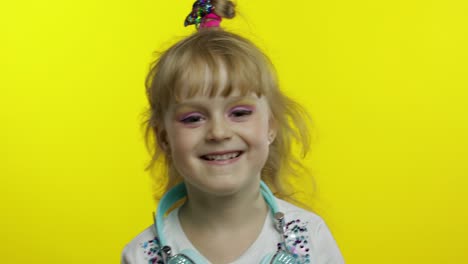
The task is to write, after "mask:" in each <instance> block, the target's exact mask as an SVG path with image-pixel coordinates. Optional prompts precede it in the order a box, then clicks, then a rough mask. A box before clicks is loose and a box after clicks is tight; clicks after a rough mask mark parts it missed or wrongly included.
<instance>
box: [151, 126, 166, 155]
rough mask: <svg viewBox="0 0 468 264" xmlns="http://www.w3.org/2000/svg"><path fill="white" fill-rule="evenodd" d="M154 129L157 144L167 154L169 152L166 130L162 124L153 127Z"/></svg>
mask: <svg viewBox="0 0 468 264" xmlns="http://www.w3.org/2000/svg"><path fill="white" fill-rule="evenodd" d="M154 130H155V132H156V140H157V143H158V146H159V147H160V148H161V149H162V150H163V151H164V152H165V153H166V154H168V153H169V152H170V147H169V141H168V139H167V131H166V130H165V129H164V128H163V127H162V126H158V127H155V128H154Z"/></svg>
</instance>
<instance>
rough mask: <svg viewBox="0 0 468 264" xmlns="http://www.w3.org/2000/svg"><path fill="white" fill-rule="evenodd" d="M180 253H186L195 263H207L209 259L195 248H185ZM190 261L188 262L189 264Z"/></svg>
mask: <svg viewBox="0 0 468 264" xmlns="http://www.w3.org/2000/svg"><path fill="white" fill-rule="evenodd" d="M179 255H185V256H187V257H188V258H189V259H190V260H192V261H193V263H194V264H207V263H208V260H207V259H205V258H204V257H203V256H200V255H199V254H198V253H197V252H195V250H193V249H184V250H182V251H181V252H180V253H179ZM189 263H190V262H187V264H189Z"/></svg>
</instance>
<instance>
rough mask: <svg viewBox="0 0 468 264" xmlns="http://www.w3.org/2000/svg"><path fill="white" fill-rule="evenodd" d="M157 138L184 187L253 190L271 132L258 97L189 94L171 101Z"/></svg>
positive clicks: (209, 191)
mask: <svg viewBox="0 0 468 264" xmlns="http://www.w3.org/2000/svg"><path fill="white" fill-rule="evenodd" d="M164 132H165V133H163V134H164V135H165V136H164V137H163V139H162V140H163V141H165V142H167V145H168V150H167V152H168V155H170V159H172V163H173V165H174V167H175V168H176V169H177V171H178V172H179V173H180V175H181V176H182V177H183V178H184V181H185V183H186V184H187V186H188V187H189V188H190V189H192V190H197V191H200V192H202V193H205V194H212V195H229V194H234V193H238V192H245V191H247V190H258V189H257V188H258V181H259V179H260V172H261V169H262V168H263V166H264V164H265V162H266V160H267V157H268V152H269V144H270V142H271V141H272V140H273V138H274V136H275V132H276V131H275V130H274V128H273V127H272V125H271V122H270V111H269V106H268V104H267V102H266V99H265V97H264V96H262V97H261V98H259V97H257V96H256V95H255V94H250V95H247V96H241V95H240V94H239V93H236V92H234V93H232V94H231V95H229V96H227V97H223V96H221V95H217V96H215V97H211V98H210V97H208V96H203V95H199V96H195V97H192V98H186V99H183V100H181V101H180V102H178V103H175V102H173V103H171V105H170V107H169V110H168V111H167V112H166V114H165V117H164Z"/></svg>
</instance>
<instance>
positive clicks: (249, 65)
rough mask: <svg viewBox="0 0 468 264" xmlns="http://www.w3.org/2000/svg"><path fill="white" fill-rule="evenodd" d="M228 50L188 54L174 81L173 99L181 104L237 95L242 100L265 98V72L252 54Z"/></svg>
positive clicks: (182, 60) (182, 61)
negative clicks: (188, 100)
mask: <svg viewBox="0 0 468 264" xmlns="http://www.w3.org/2000/svg"><path fill="white" fill-rule="evenodd" d="M239 53H240V52H237V54H236V52H235V51H231V52H229V53H227V52H226V50H224V51H223V52H222V53H221V52H220V51H219V50H205V51H202V52H200V50H198V51H197V53H194V54H185V55H187V56H184V57H185V58H181V60H180V62H179V63H180V67H178V69H179V70H178V71H177V73H176V75H177V76H174V78H171V79H172V80H174V83H173V85H172V87H173V99H174V100H175V101H176V102H180V101H181V100H183V99H184V98H191V97H194V96H198V95H201V96H208V97H210V98H211V97H215V96H217V95H221V96H224V97H227V96H229V95H231V94H232V93H233V92H236V93H240V95H241V96H245V95H248V94H252V93H255V94H256V95H257V96H259V97H260V96H261V95H263V94H265V85H262V81H261V80H262V79H263V78H262V75H264V73H262V69H261V68H260V67H258V65H257V64H256V63H254V62H253V59H252V58H249V56H248V54H242V53H240V54H239Z"/></svg>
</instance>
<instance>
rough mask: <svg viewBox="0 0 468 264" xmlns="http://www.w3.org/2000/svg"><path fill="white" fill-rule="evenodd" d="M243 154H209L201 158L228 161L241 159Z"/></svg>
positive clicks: (238, 152) (239, 152)
mask: <svg viewBox="0 0 468 264" xmlns="http://www.w3.org/2000/svg"><path fill="white" fill-rule="evenodd" d="M241 154H242V151H236V152H230V153H225V154H208V155H203V156H201V157H200V158H202V159H204V160H208V161H226V160H231V159H235V158H237V157H239V156H240V155H241Z"/></svg>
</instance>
